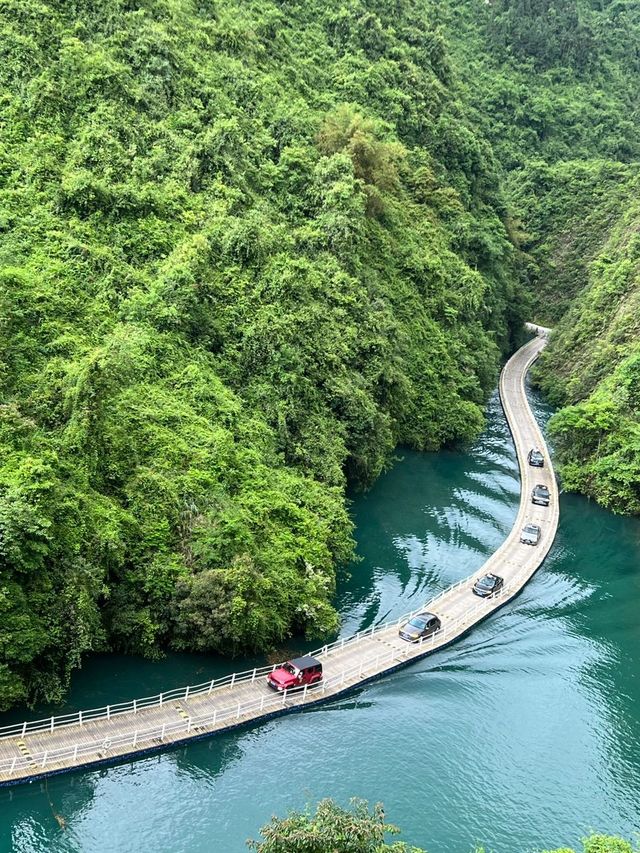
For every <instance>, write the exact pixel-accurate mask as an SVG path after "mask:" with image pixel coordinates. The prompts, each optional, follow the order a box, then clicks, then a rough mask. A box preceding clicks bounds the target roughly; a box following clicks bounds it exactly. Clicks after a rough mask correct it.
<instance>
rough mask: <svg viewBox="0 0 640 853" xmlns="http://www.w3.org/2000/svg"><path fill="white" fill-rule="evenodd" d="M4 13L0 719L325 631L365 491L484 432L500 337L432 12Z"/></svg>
mask: <svg viewBox="0 0 640 853" xmlns="http://www.w3.org/2000/svg"><path fill="white" fill-rule="evenodd" d="M2 9H3V12H5V13H6V14H5V18H6V20H5V21H4V22H2V23H0V27H2V28H3V30H2V34H3V36H4V37H3V44H4V45H5V46H6V53H5V55H4V59H5V62H3V66H2V68H0V78H1V80H2V82H3V84H4V86H3V99H2V101H1V102H0V113H1V118H2V127H3V128H4V131H3V139H2V144H1V146H0V451H1V453H0V589H7V590H9V593H7V595H8V597H7V598H6V600H5V603H4V604H3V606H6V608H8V610H6V626H7V637H6V642H5V643H4V646H0V671H1V672H2V676H1V678H2V681H1V682H0V702H3V701H4V702H5V703H9V702H11V701H14V700H15V699H17V698H25V697H26V698H28V699H33V698H34V697H36V696H44V697H48V698H52V699H55V698H58V697H60V695H61V694H62V692H63V691H64V689H65V685H66V683H67V682H68V678H69V674H70V672H71V669H72V668H73V667H75V666H77V665H79V663H80V660H81V657H82V655H83V654H84V653H85V652H87V651H89V650H91V649H97V648H101V649H102V648H107V647H110V648H119V649H124V650H127V651H137V652H142V653H144V654H148V655H158V654H160V653H161V652H162V649H163V648H166V647H170V646H172V645H173V646H175V647H179V648H186V649H188V648H197V649H201V650H218V651H223V652H230V653H233V652H235V651H241V650H242V649H247V648H251V649H259V650H265V649H267V648H269V647H271V646H273V645H274V644H277V643H280V642H281V641H282V639H283V638H285V637H287V636H288V635H290V634H292V633H305V634H307V635H309V636H311V635H314V636H320V635H322V636H327V635H330V634H331V633H332V632H333V631H335V629H336V621H337V617H336V613H335V611H334V609H333V606H332V600H333V594H334V589H335V578H336V571H337V567H338V566H339V565H341V564H344V563H345V562H348V560H349V559H350V558H351V556H352V553H353V540H352V523H351V520H350V518H349V516H348V513H347V510H346V502H345V487H346V484H347V482H351V483H352V484H357V485H359V486H363V487H364V486H367V485H368V484H370V483H371V482H372V481H373V480H374V479H375V477H376V476H377V475H378V474H379V473H380V471H381V470H382V469H383V468H384V466H385V465H386V464H387V462H388V460H389V458H390V456H391V454H392V452H393V448H394V446H395V445H396V444H397V443H398V442H406V443H410V444H412V445H413V446H416V447H430V448H436V447H438V446H440V445H441V444H442V443H443V442H453V441H455V440H459V439H463V440H465V439H467V438H470V437H471V436H473V435H475V434H476V433H477V431H478V429H479V428H480V427H481V424H482V415H481V408H482V403H483V400H484V397H485V395H486V393H487V391H488V390H489V388H490V387H491V385H492V384H493V382H494V380H495V376H496V371H497V364H498V344H497V343H496V342H497V341H499V342H500V344H501V345H503V346H504V347H505V348H506V344H504V342H505V341H506V340H507V337H508V334H507V321H506V316H507V302H508V293H509V292H510V287H511V285H510V284H509V281H510V278H511V271H512V258H511V257H510V255H509V249H508V247H509V243H508V238H507V235H506V230H505V229H504V227H503V225H502V220H501V216H502V213H501V207H500V204H501V202H500V201H499V200H498V197H497V193H496V189H495V186H496V175H495V165H494V164H493V163H492V161H491V157H490V156H489V153H488V150H487V146H486V145H485V144H484V143H483V142H482V140H480V139H478V138H474V133H473V130H472V127H473V122H472V121H471V118H470V117H469V116H467V115H466V114H465V107H464V106H463V105H462V104H461V102H460V101H459V99H458V95H457V93H456V92H455V91H454V90H453V86H454V84H453V82H452V80H453V76H454V75H453V71H452V66H451V63H450V61H449V58H448V54H447V45H446V42H445V39H444V36H443V34H442V31H441V30H440V29H439V28H438V26H436V24H435V21H434V20H433V19H432V13H431V11H430V9H429V6H428V4H427V3H426V2H424V3H423V2H422V0H420V3H419V4H418V6H417V7H411V8H409V6H408V5H406V4H400V5H398V6H397V8H395V7H394V8H393V9H392V8H387V7H385V6H384V5H383V4H381V5H380V8H378V9H375V10H374V9H369V8H365V6H364V5H363V4H362V3H360V2H359V0H356V2H354V3H352V4H350V5H349V7H348V8H347V7H345V9H342V10H338V11H334V10H333V9H330V8H328V7H327V6H326V4H322V3H318V2H315V0H314V2H312V3H310V4H309V3H307V4H297V5H296V4H294V5H293V6H291V7H287V8H286V9H284V8H283V7H282V6H281V4H278V3H274V2H266V3H261V4H247V3H245V2H244V0H228V2H225V3H223V4H222V5H221V4H217V5H214V4H212V3H209V2H201V3H198V4H191V3H188V2H184V0H167V2H164V0H163V2H159V3H151V4H143V6H141V7H140V8H133V7H131V4H126V3H125V4H122V3H120V2H116V0H105V2H104V3H101V4H100V5H99V8H98V7H96V5H95V4H92V3H89V2H86V0H76V2H74V3H73V4H71V5H69V4H67V5H65V4H57V5H56V4H53V5H51V4H46V3H40V2H36V0H25V2H23V3H14V2H13V0H6V2H5V3H4V5H3V7H2ZM447 87H450V88H447ZM345 102H348V104H347V105H345ZM341 105H342V106H341ZM441 116H445V117H446V120H442V121H440V117H441ZM489 327H490V328H489ZM3 667H4V669H3ZM2 690H4V691H5V692H4V693H2V692H1V691H2Z"/></svg>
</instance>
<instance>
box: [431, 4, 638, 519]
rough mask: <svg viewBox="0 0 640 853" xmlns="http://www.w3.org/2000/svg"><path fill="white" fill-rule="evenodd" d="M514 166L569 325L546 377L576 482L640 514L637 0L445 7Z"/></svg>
mask: <svg viewBox="0 0 640 853" xmlns="http://www.w3.org/2000/svg"><path fill="white" fill-rule="evenodd" d="M441 8H443V9H444V15H445V18H446V21H447V29H446V33H447V38H448V40H449V42H450V45H451V48H452V51H453V52H454V56H455V58H456V59H457V62H458V65H459V67H460V69H461V73H463V75H464V78H465V80H466V95H467V98H468V100H469V102H470V104H472V105H473V107H474V115H475V117H476V120H477V122H478V125H479V126H481V127H482V128H483V131H484V132H485V133H486V135H487V137H488V138H489V139H490V141H491V143H492V145H493V149H494V151H495V153H496V155H497V157H498V159H499V161H500V163H501V166H502V168H503V186H504V190H505V197H506V199H507V203H508V207H509V213H510V223H511V226H510V227H511V231H512V233H513V235H514V238H515V239H516V240H517V242H518V244H519V246H520V248H521V250H522V256H521V260H522V264H521V276H522V282H523V285H524V287H525V288H526V290H527V291H528V292H529V293H530V295H531V298H532V300H533V315H534V316H535V317H536V319H537V320H538V322H542V323H545V324H548V325H551V326H554V327H555V328H556V333H555V334H554V335H553V336H552V339H551V344H550V347H549V349H548V351H547V353H546V354H545V355H544V356H543V358H542V360H541V363H540V365H539V367H538V368H537V370H536V372H535V376H536V380H537V381H538V382H539V384H540V385H541V387H542V388H543V389H544V390H545V392H547V394H548V395H549V397H550V399H551V400H552V402H554V403H555V404H557V405H559V406H562V407H567V406H568V407H567V408H562V409H561V411H560V412H559V413H558V414H557V415H556V417H555V418H554V419H553V420H552V421H551V424H550V428H551V432H552V435H553V436H554V438H555V447H556V451H557V458H558V461H559V463H560V465H559V470H560V474H561V476H562V480H563V485H564V487H565V488H568V489H573V490H577V491H581V492H584V493H586V494H589V495H592V496H593V497H595V498H596V499H597V500H598V501H600V502H601V503H602V504H603V505H605V506H607V507H609V508H610V509H613V510H615V511H620V512H634V513H638V512H640V398H639V397H638V380H639V379H640V372H639V371H640V362H639V352H640V350H639V346H640V319H639V318H640V310H639V309H640V275H639V267H638V245H637V233H638V230H639V229H640V207H639V206H638V203H637V198H638V188H639V186H640V181H639V179H638V174H639V170H638V162H639V161H640V111H639V103H638V92H639V91H640V52H639V51H638V44H640V8H639V7H638V4H637V3H634V2H631V0H599V2H597V3H591V2H584V0H569V2H566V3H562V4H557V3H554V2H552V0H509V2H506V0H492V2H491V3H486V4H484V3H476V2H474V0H463V2H461V3H456V4H449V3H446V4H443V5H441Z"/></svg>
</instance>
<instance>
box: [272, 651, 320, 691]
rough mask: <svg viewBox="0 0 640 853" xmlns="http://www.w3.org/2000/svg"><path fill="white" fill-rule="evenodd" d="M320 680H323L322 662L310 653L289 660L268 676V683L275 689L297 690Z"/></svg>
mask: <svg viewBox="0 0 640 853" xmlns="http://www.w3.org/2000/svg"><path fill="white" fill-rule="evenodd" d="M319 681H322V664H321V663H320V661H319V660H316V659H315V658H312V657H310V656H309V655H307V656H306V657H303V658H293V659H292V660H288V661H287V662H286V663H283V664H282V666H279V667H278V668H277V669H274V670H273V672H270V673H269V675H268V676H267V684H268V685H269V687H273V689H274V690H295V688H296V687H304V686H305V684H317V683H318V682H319Z"/></svg>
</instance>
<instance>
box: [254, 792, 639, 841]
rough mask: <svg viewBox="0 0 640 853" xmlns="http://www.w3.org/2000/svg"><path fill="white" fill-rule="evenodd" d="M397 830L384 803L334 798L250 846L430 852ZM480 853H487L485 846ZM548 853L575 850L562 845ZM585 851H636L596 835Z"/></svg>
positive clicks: (276, 822)
mask: <svg viewBox="0 0 640 853" xmlns="http://www.w3.org/2000/svg"><path fill="white" fill-rule="evenodd" d="M398 832H399V830H398V828H397V827H396V826H394V825H393V824H387V823H385V814H384V809H383V807H382V804H381V803H377V804H376V805H375V806H374V807H373V809H371V810H370V809H369V807H368V804H367V803H366V801H364V800H357V799H355V800H352V801H351V807H350V808H348V809H343V808H341V807H340V806H338V805H337V804H336V803H335V802H334V801H333V800H322V801H321V802H320V803H318V805H317V807H316V810H315V812H312V811H311V810H310V809H309V808H307V810H306V811H304V812H290V814H289V815H288V816H287V817H286V818H277V817H274V818H272V819H271V822H270V823H268V824H267V825H266V826H263V827H262V829H261V830H260V834H261V835H262V840H261V841H249V842H247V843H248V845H249V847H250V848H251V849H252V850H257V851H258V853H425V851H424V850H422V849H420V848H418V847H412V846H410V845H408V844H406V843H404V842H401V841H400V842H395V843H390V844H389V843H387V842H386V841H385V836H387V835H397V834H398ZM637 851H638V848H635V853H637ZM476 853H485V851H484V848H482V849H477V850H476ZM543 853H575V851H574V850H570V849H569V848H567V847H563V848H561V849H558V850H545V851H543ZM582 853H634V848H633V846H632V845H631V843H630V842H629V841H626V840H625V839H623V838H619V837H617V836H613V835H596V834H594V835H590V836H589V837H588V838H585V839H583V842H582Z"/></svg>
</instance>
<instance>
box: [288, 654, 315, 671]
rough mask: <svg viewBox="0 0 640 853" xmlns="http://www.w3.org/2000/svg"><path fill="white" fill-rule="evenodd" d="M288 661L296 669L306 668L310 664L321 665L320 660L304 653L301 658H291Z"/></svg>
mask: <svg viewBox="0 0 640 853" xmlns="http://www.w3.org/2000/svg"><path fill="white" fill-rule="evenodd" d="M289 663H292V664H293V665H294V666H295V667H297V668H298V669H307V668H308V667H310V666H322V664H321V663H320V661H319V660H316V659H315V658H312V657H311V655H305V656H304V657H301V658H291V660H290V661H289Z"/></svg>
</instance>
